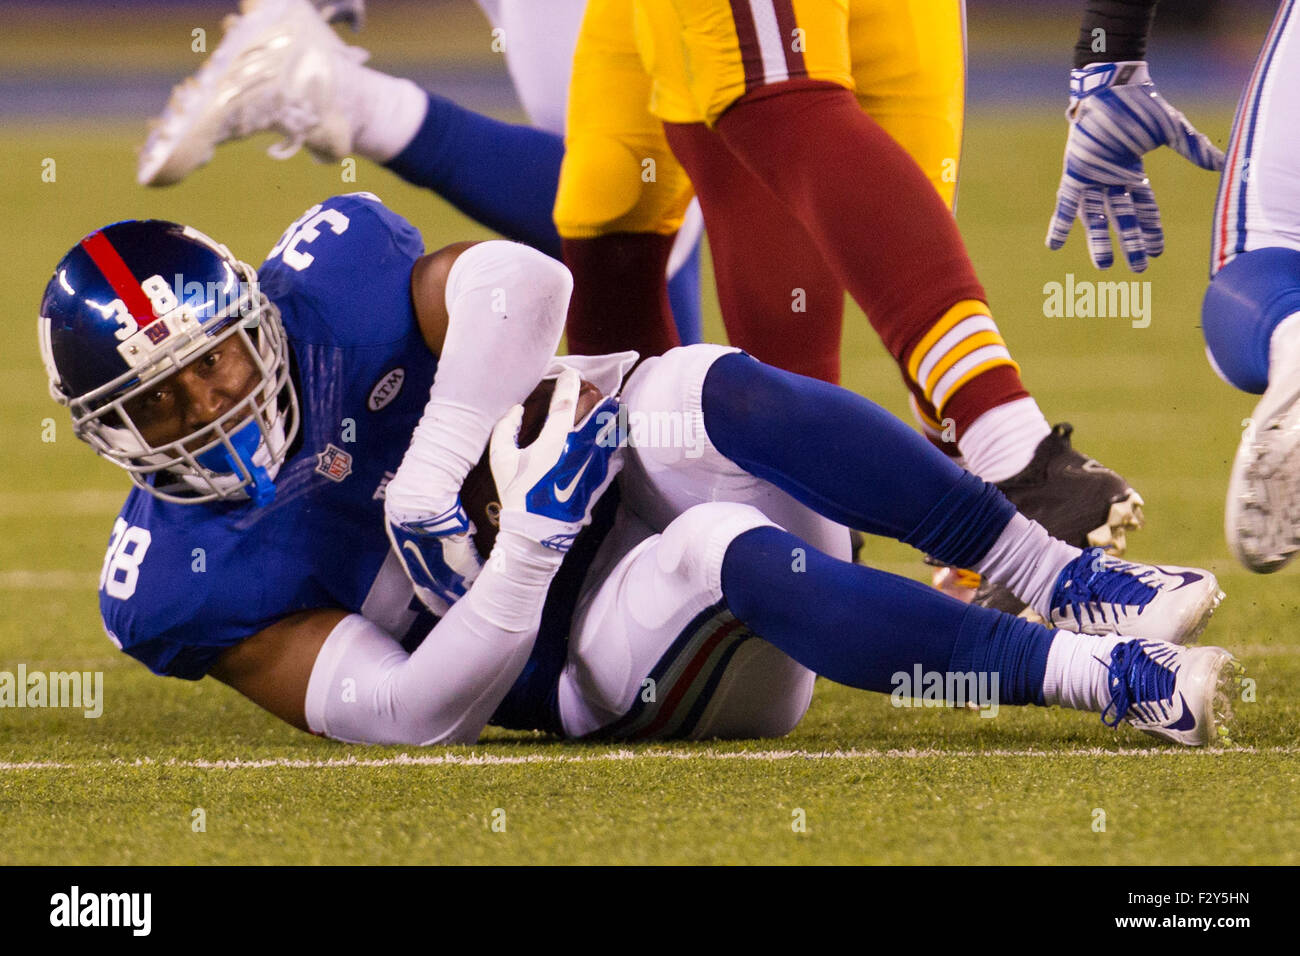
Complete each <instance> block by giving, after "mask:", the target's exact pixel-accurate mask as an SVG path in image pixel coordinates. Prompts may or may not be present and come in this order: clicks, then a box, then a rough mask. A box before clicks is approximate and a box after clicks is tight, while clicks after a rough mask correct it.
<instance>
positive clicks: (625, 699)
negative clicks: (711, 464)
mask: <svg viewBox="0 0 1300 956" xmlns="http://www.w3.org/2000/svg"><path fill="white" fill-rule="evenodd" d="M696 512H707V513H708V515H709V516H711V518H712V520H710V521H700V520H698V518H697V519H696V520H695V521H693V522H691V521H689V520H687V523H686V524H683V523H682V522H681V521H679V522H678V523H677V524H676V525H675V526H676V527H677V528H678V529H679V530H680V531H687V530H690V531H692V532H693V533H695V534H699V535H702V536H703V538H705V539H707V542H705V541H699V542H696V545H697V546H698V550H699V551H700V552H702V553H708V554H711V555H713V557H712V559H711V560H709V561H700V560H691V559H687V560H680V558H681V555H678V556H677V557H671V556H669V554H668V552H667V551H666V550H665V549H664V541H665V539H664V538H663V536H661V535H659V534H656V533H654V532H653V530H652V529H651V528H650V527H649V526H648V525H645V524H644V523H642V522H641V521H640V520H639V519H638V518H637V517H636V516H635V515H634V514H633V513H632V512H631V511H629V510H627V509H623V510H622V511H621V512H620V514H619V516H618V520H617V522H616V523H615V526H614V528H613V529H612V530H611V531H610V533H609V535H608V536H607V537H606V540H605V542H604V544H603V545H602V547H601V550H600V553H599V554H598V555H597V557H596V560H595V562H594V563H593V565H592V567H591V569H590V571H589V573H588V574H587V576H586V581H587V585H586V588H585V591H584V593H583V594H582V595H580V598H579V602H578V608H577V612H576V613H575V615H574V618H573V622H572V627H571V631H570V636H569V645H568V647H569V653H568V659H567V662H566V666H565V668H564V671H563V673H562V676H561V678H560V682H559V694H558V696H559V706H560V713H561V718H562V721H563V724H564V728H565V731H566V733H567V734H568V735H570V736H575V737H577V736H586V735H590V734H596V735H598V736H602V737H613V738H619V739H647V738H659V739H663V738H679V739H680V738H689V739H700V738H708V737H777V736H781V735H782V734H786V733H788V732H789V731H790V730H792V729H793V728H794V726H795V725H796V724H797V723H798V722H799V720H800V718H801V717H802V716H803V714H804V711H806V710H807V708H808V703H809V701H810V699H811V697H812V689H813V680H814V675H813V674H812V673H811V672H810V671H808V670H807V669H806V668H804V667H802V666H800V665H799V664H797V663H796V662H794V661H793V660H791V659H790V658H789V657H788V656H786V655H785V654H783V653H782V652H781V651H779V650H777V649H776V648H774V647H773V646H772V645H770V644H768V643H767V642H765V641H761V640H758V639H756V638H755V637H754V635H753V633H752V632H751V631H749V630H748V629H746V628H745V627H743V626H742V625H741V624H740V623H739V622H738V621H737V620H736V619H735V617H734V616H733V615H731V614H730V613H729V612H728V611H727V609H726V607H725V605H724V604H723V602H722V595H721V588H720V585H719V582H718V571H719V569H720V567H721V558H722V551H723V550H724V549H725V546H726V544H727V542H728V541H729V540H730V537H732V536H734V535H735V534H737V533H739V532H740V531H742V530H744V529H747V528H750V527H754V526H755V525H756V524H761V523H765V522H766V520H767V519H766V518H765V517H763V516H762V515H761V514H760V513H759V512H757V511H755V510H753V509H752V508H748V507H741V506H739V505H730V504H715V505H704V506H701V507H700V508H698V509H696ZM799 520H800V524H801V526H802V527H803V529H804V531H805V532H807V533H808V534H809V535H810V536H811V537H812V538H813V539H814V540H818V539H820V540H822V541H823V542H824V543H825V544H827V545H828V546H830V547H832V548H834V547H836V546H837V544H838V540H839V539H838V538H837V532H842V529H836V528H834V527H833V526H831V524H830V522H828V521H826V520H825V519H822V518H819V517H818V516H816V515H812V516H808V515H805V516H804V517H803V518H801V519H799ZM818 522H820V525H819V524H818ZM670 526H673V525H671V524H670ZM679 539H680V534H679V535H678V537H677V538H675V539H674V540H679ZM692 557H693V556H692Z"/></svg>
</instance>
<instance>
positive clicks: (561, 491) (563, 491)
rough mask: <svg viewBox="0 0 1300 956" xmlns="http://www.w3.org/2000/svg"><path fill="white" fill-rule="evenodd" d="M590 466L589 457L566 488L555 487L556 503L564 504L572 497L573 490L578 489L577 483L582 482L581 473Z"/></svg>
mask: <svg viewBox="0 0 1300 956" xmlns="http://www.w3.org/2000/svg"><path fill="white" fill-rule="evenodd" d="M590 464H591V457H590V456H588V457H587V460H586V461H584V462H583V463H582V467H581V468H579V469H578V473H577V474H576V475H574V476H573V481H571V482H569V484H568V486H567V487H565V488H561V487H560V486H559V485H558V484H557V485H556V486H555V500H556V501H558V502H559V503H560V504H564V503H565V502H566V501H568V500H569V499H570V498H572V497H573V491H574V489H575V488H577V487H578V482H579V481H581V480H582V473H583V472H585V471H586V470H587V466H588V465H590Z"/></svg>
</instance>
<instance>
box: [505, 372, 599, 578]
mask: <svg viewBox="0 0 1300 956" xmlns="http://www.w3.org/2000/svg"><path fill="white" fill-rule="evenodd" d="M580 383H581V379H580V378H579V376H578V373H577V372H576V371H574V370H573V369H565V370H564V371H563V372H562V373H561V374H560V377H559V379H558V380H557V382H556V383H555V392H554V394H552V395H551V404H550V407H549V410H548V411H547V415H546V422H545V424H543V425H542V430H541V433H540V434H539V435H538V436H537V438H536V440H535V441H533V442H532V443H531V444H530V445H529V446H528V447H527V448H520V447H519V446H518V445H517V444H516V440H517V438H518V435H519V425H520V422H522V421H523V415H524V407H523V406H522V405H516V406H515V407H514V408H512V409H511V410H510V411H509V412H507V413H506V416H505V417H504V418H502V419H501V421H500V422H498V423H497V426H496V428H495V429H493V431H492V443H491V445H490V449H491V451H490V453H489V454H490V457H489V460H490V462H491V465H492V478H493V480H494V481H495V482H496V486H497V492H498V493H499V494H500V496H501V534H500V535H498V537H497V548H498V549H499V548H500V547H501V545H502V538H504V537H506V536H507V535H511V534H513V535H518V536H520V537H521V538H525V539H527V540H528V541H532V542H536V543H537V544H540V545H542V546H543V547H545V548H548V549H550V550H552V551H556V552H559V553H560V554H561V555H563V554H564V553H565V552H567V551H568V550H569V548H571V547H572V546H573V541H574V539H575V538H576V537H577V536H578V532H579V531H581V530H582V528H583V527H584V526H585V525H587V524H588V523H590V521H591V511H592V508H594V507H595V505H596V502H597V501H598V500H599V499H600V496H601V495H602V494H604V492H605V489H606V488H608V487H609V486H610V483H611V482H613V480H614V476H615V475H617V474H618V471H619V469H620V467H622V463H623V461H622V458H621V457H619V456H618V455H616V454H615V452H616V451H618V445H619V434H618V401H617V399H614V398H606V399H604V400H603V401H602V402H600V403H599V404H598V405H596V407H595V408H593V409H592V410H591V411H590V412H589V413H588V414H587V417H586V418H584V419H583V420H582V421H581V422H580V423H578V424H577V425H574V424H573V415H574V409H575V408H576V407H577V404H578V391H579V386H580ZM495 550H496V549H494V553H493V556H494V557H495Z"/></svg>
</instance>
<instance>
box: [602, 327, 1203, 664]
mask: <svg viewBox="0 0 1300 956" xmlns="http://www.w3.org/2000/svg"><path fill="white" fill-rule="evenodd" d="M623 401H624V404H625V406H626V416H627V420H626V439H627V442H628V445H629V448H628V452H627V454H626V455H625V469H626V470H625V472H624V480H623V489H624V492H623V493H624V499H623V500H624V502H625V504H626V505H627V507H628V508H630V509H631V510H633V511H634V512H636V513H637V514H638V515H639V516H640V517H641V518H642V519H643V520H645V521H646V522H647V523H648V524H650V525H651V526H652V527H655V528H664V527H666V526H667V524H668V523H669V522H670V521H671V520H672V519H673V518H675V517H676V516H677V515H679V514H681V513H682V512H683V511H685V510H686V509H687V508H689V507H691V506H693V505H695V504H698V503H702V502H708V501H734V502H745V503H748V504H753V505H755V506H756V507H759V508H760V509H761V510H762V511H763V512H764V513H765V514H768V515H769V516H770V517H771V518H772V519H773V520H777V521H783V520H784V513H782V514H778V513H776V512H774V511H772V510H771V506H770V505H769V504H768V501H770V500H771V498H770V497H769V498H768V499H767V500H760V496H762V495H769V496H771V495H773V494H774V492H773V489H778V490H779V491H781V492H783V493H784V496H788V497H789V498H790V499H793V500H794V501H797V502H798V503H800V504H801V505H803V506H804V507H805V508H807V509H810V510H812V511H815V512H816V513H818V514H820V515H823V516H825V517H827V518H830V519H831V520H832V521H834V522H836V523H837V524H839V525H844V526H848V527H853V528H859V529H861V530H864V531H867V532H870V533H874V534H881V535H886V536H889V537H893V538H896V539H898V540H900V541H904V542H906V543H908V544H911V545H913V546H914V547H916V548H918V549H921V550H923V551H925V552H926V553H928V554H932V555H934V556H935V557H936V558H938V559H939V560H941V561H943V562H944V563H946V564H951V565H954V566H958V567H969V568H973V569H975V570H977V571H979V572H980V573H982V574H984V575H985V576H986V577H988V578H989V579H990V580H992V581H994V582H996V583H998V584H1000V585H1002V586H1004V587H1006V588H1008V589H1009V590H1010V591H1011V592H1012V593H1014V594H1015V595H1016V596H1017V597H1019V599H1020V600H1021V601H1023V602H1025V603H1026V604H1028V605H1030V606H1032V607H1033V608H1034V609H1035V611H1036V612H1037V613H1038V614H1040V615H1041V616H1043V617H1044V618H1046V619H1050V620H1052V621H1055V622H1057V623H1058V624H1062V625H1064V626H1073V627H1085V626H1088V622H1087V621H1085V620H1084V618H1085V617H1086V616H1087V614H1091V613H1095V614H1096V615H1098V616H1097V617H1095V618H1094V620H1095V621H1096V623H1097V624H1098V626H1101V622H1102V621H1103V619H1106V618H1109V619H1110V623H1111V624H1112V625H1114V624H1116V623H1117V621H1118V619H1117V618H1114V617H1113V615H1114V614H1115V613H1118V608H1117V607H1111V608H1110V609H1109V610H1107V609H1106V608H1105V607H1103V605H1105V604H1106V603H1107V602H1106V601H1105V600H1102V601H1100V603H1098V600H1097V595H1099V594H1100V593H1101V590H1105V591H1106V593H1107V594H1110V595H1111V598H1113V601H1114V602H1118V604H1119V605H1123V606H1124V607H1127V608H1129V610H1128V611H1126V612H1124V613H1125V614H1131V615H1141V614H1142V611H1141V610H1140V608H1147V607H1148V605H1150V604H1151V602H1153V601H1154V602H1156V604H1157V605H1160V606H1161V608H1162V609H1161V610H1160V611H1159V613H1156V614H1147V615H1146V617H1145V618H1143V620H1142V621H1141V622H1140V623H1139V622H1135V623H1132V624H1131V625H1130V624H1129V623H1128V621H1127V619H1126V621H1125V625H1124V626H1125V627H1130V628H1131V629H1137V630H1135V631H1134V633H1135V634H1137V635H1138V636H1160V637H1167V638H1170V639H1178V640H1187V639H1189V637H1190V636H1192V635H1194V634H1196V633H1199V631H1200V629H1201V628H1203V627H1204V625H1205V623H1206V621H1207V619H1208V616H1209V614H1210V613H1211V612H1212V611H1213V609H1214V607H1216V606H1217V604H1218V601H1219V599H1220V598H1221V594H1220V592H1219V590H1218V584H1217V582H1216V581H1215V580H1214V576H1213V575H1211V574H1210V573H1209V572H1204V571H1200V570H1192V571H1188V572H1187V574H1188V575H1190V576H1184V575H1183V574H1182V573H1181V572H1177V571H1168V570H1166V571H1163V572H1162V571H1159V570H1158V569H1152V568H1148V567H1146V566H1143V565H1134V564H1125V563H1123V562H1119V561H1116V560H1115V559H1110V558H1103V557H1101V552H1100V550H1099V549H1094V550H1091V551H1084V552H1080V550H1079V549H1078V548H1075V547H1074V546H1072V545H1071V544H1069V543H1066V542H1064V541H1060V540H1058V539H1055V538H1053V537H1051V536H1050V535H1049V534H1048V532H1047V531H1046V530H1045V529H1044V528H1043V527H1042V526H1041V525H1040V524H1038V523H1036V522H1034V521H1031V520H1030V519H1028V518H1026V517H1025V516H1024V515H1021V514H1018V513H1017V512H1016V510H1015V507H1014V506H1013V505H1012V504H1011V503H1010V502H1009V501H1008V500H1007V499H1006V498H1005V497H1004V496H1003V495H1002V494H1001V492H999V491H998V489H997V488H996V487H995V486H993V485H990V484H988V483H986V482H984V481H981V480H980V479H979V478H978V477H976V476H975V475H972V474H970V473H969V472H966V471H964V470H963V469H961V468H959V467H958V466H957V465H955V464H953V463H952V461H951V460H949V459H948V458H947V456H945V455H943V454H942V453H941V452H939V451H938V450H936V449H935V448H934V447H933V446H932V445H931V444H930V443H929V442H927V441H926V440H925V439H924V438H923V437H922V436H921V435H919V434H917V433H916V432H915V431H913V430H912V429H911V428H909V427H907V426H906V425H905V424H903V423H902V422H901V421H899V420H898V419H897V418H895V417H894V416H892V415H890V414H889V413H888V412H886V411H885V410H884V409H882V408H880V407H879V406H877V405H875V404H873V403H872V402H870V401H868V400H867V399H865V398H863V397H861V396H859V395H855V394H853V393H852V392H849V391H847V390H845V389H841V388H838V387H836V386H833V385H829V384H827V383H825V382H820V381H817V380H815V379H810V378H805V377H803V376H798V375H793V374H791V373H789V372H785V371H782V370H780V369H775V368H772V367H771V366H767V365H763V364H762V363H760V362H758V361H756V360H754V359H753V358H751V357H750V356H748V355H745V354H744V353H742V352H738V351H735V350H734V349H728V348H725V347H722V346H712V345H699V346H693V347H690V348H681V349H674V350H673V351H671V352H669V353H667V354H666V355H663V356H660V357H657V358H654V359H651V360H649V361H647V362H645V363H643V365H642V366H641V367H640V368H638V369H637V370H636V371H635V372H634V373H633V375H632V376H631V377H630V378H629V379H628V382H627V385H626V387H625V389H624V392H623ZM787 527H789V525H787ZM791 530H795V529H794V528H791ZM1139 579H1140V581H1139ZM1107 580H1109V581H1110V582H1111V583H1110V584H1106V581H1107ZM1133 582H1138V583H1137V584H1136V585H1135V586H1134V587H1132V588H1130V584H1131V583H1133ZM1175 585H1177V587H1175ZM1112 586H1113V588H1114V590H1112ZM1076 598H1078V599H1080V600H1081V601H1082V603H1081V604H1078V603H1077V602H1076ZM1085 605H1086V608H1085ZM1175 605H1177V610H1175V609H1174V607H1175ZM1154 608H1155V606H1154V605H1153V606H1152V607H1151V610H1154ZM1148 624H1149V625H1151V626H1157V627H1162V628H1163V627H1166V626H1171V627H1172V628H1173V629H1172V630H1169V631H1164V630H1161V631H1156V632H1146V631H1143V630H1141V628H1142V627H1144V626H1145V625H1148Z"/></svg>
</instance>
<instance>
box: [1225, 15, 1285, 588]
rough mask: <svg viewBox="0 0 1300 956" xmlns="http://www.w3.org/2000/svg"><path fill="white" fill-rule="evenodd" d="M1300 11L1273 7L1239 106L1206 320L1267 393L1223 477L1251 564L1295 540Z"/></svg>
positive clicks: (1278, 559)
mask: <svg viewBox="0 0 1300 956" xmlns="http://www.w3.org/2000/svg"><path fill="white" fill-rule="evenodd" d="M1297 83H1300V12H1298V11H1297V10H1296V9H1295V4H1294V0H1286V2H1285V3H1283V4H1282V5H1281V6H1280V7H1279V8H1278V11H1277V15H1276V17H1275V18H1274V21H1273V26H1272V29H1271V30H1270V31H1269V34H1268V38H1267V39H1266V40H1265V43H1264V48H1263V50H1262V52H1261V53H1260V56H1259V59H1258V61H1257V62H1256V65H1255V69H1254V72H1253V73H1252V75H1251V79H1250V82H1249V84H1248V85H1247V87H1246V91H1245V93H1244V94H1243V95H1242V99H1241V102H1240V103H1239V104H1238V107H1237V116H1236V119H1235V120H1234V122H1233V128H1232V137H1231V140H1230V142H1229V146H1228V151H1227V163H1226V165H1225V166H1224V170H1223V176H1222V179H1221V181H1220V185H1219V198H1218V202H1217V204H1216V206H1215V212H1214V226H1213V237H1212V242H1211V262H1210V270H1211V275H1212V278H1211V281H1210V286H1209V289H1208V290H1207V291H1206V293H1205V301H1204V304H1203V306H1202V315H1201V317H1202V322H1201V327H1202V329H1203V330H1204V333H1205V342H1206V346H1207V354H1208V356H1209V358H1210V361H1211V364H1213V365H1214V367H1215V369H1216V370H1217V371H1218V372H1219V374H1220V375H1221V376H1222V377H1223V378H1224V379H1225V380H1226V381H1227V382H1228V383H1229V384H1231V385H1234V386H1236V387H1237V388H1240V389H1242V390H1244V391H1247V392H1254V393H1260V392H1262V393H1263V395H1262V397H1261V398H1260V401H1259V404H1258V405H1256V407H1255V412H1254V414H1253V415H1252V417H1251V419H1250V423H1249V426H1248V427H1247V429H1246V431H1245V434H1244V435H1243V436H1242V439H1241V443H1240V445H1239V446H1238V449H1237V456H1236V459H1235V460H1234V462H1233V466H1232V477H1231V479H1230V481H1229V485H1228V499H1227V508H1226V515H1225V530H1226V533H1227V538H1228V543H1229V545H1230V547H1231V548H1232V550H1233V552H1234V554H1236V555H1237V557H1238V559H1239V560H1240V561H1241V562H1242V563H1243V564H1244V565H1245V566H1246V567H1248V568H1250V569H1251V570H1252V571H1259V572H1270V571H1276V570H1278V569H1279V568H1281V567H1283V566H1285V565H1286V564H1287V563H1289V562H1290V560H1291V559H1292V558H1293V557H1294V556H1295V553H1296V551H1297V550H1300V187H1298V186H1297V180H1296V169H1297V159H1296V157H1297V151H1298V150H1300V119H1298V118H1297V117H1296V115H1295V110H1294V109H1293V108H1292V106H1291V97H1290V91H1291V90H1294V89H1295V88H1296V84H1297Z"/></svg>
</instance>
